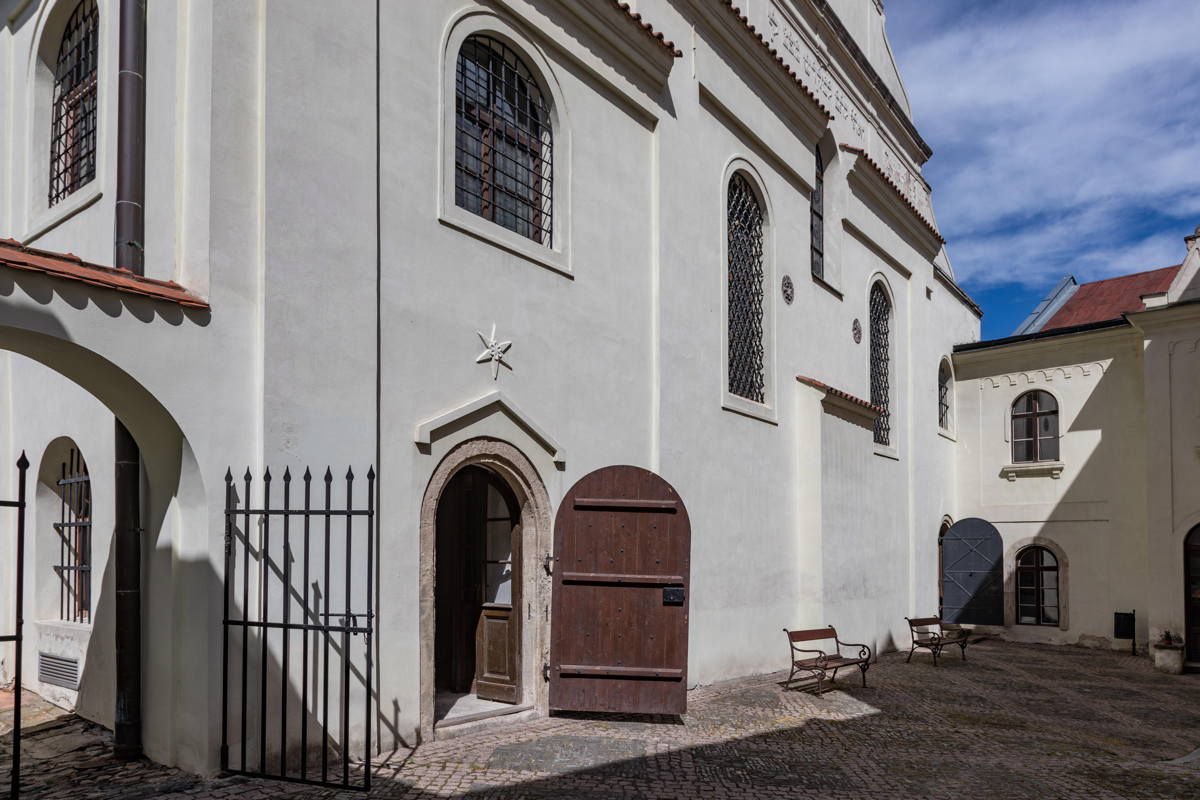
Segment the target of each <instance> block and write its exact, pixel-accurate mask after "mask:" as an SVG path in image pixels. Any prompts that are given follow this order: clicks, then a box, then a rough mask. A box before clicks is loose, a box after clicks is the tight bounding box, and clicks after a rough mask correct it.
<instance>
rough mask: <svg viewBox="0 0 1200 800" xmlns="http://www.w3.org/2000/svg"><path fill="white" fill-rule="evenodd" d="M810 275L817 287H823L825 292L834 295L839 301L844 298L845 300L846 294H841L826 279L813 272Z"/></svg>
mask: <svg viewBox="0 0 1200 800" xmlns="http://www.w3.org/2000/svg"><path fill="white" fill-rule="evenodd" d="M808 274H809V275H811V276H812V279H813V283H815V284H816V285H817V286H820V287H821V288H822V289H824V290H825V291H827V292H829V293H830V294H831V295H833V296H834V297H836V298H837V299H838V300H842V299H844V298H845V295H844V294H842V293H841V292H839V291H838V290H837V289H835V288H834V287H833V284H832V283H830V282H829V281H827V280H825V279H824V278H822V277H821V276H820V275H817V274H816V273H815V272H811V271H810V272H809V273H808Z"/></svg>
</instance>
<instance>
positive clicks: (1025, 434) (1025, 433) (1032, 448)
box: [1012, 391, 1058, 464]
mask: <svg viewBox="0 0 1200 800" xmlns="http://www.w3.org/2000/svg"><path fill="white" fill-rule="evenodd" d="M1012 438H1013V463H1014V464H1022V463H1028V462H1031V461H1057V460H1058V402H1057V401H1056V400H1055V399H1054V395H1052V394H1050V393H1049V392H1043V391H1032V392H1026V393H1025V394H1023V395H1021V396H1020V397H1018V398H1017V402H1015V403H1013V408H1012Z"/></svg>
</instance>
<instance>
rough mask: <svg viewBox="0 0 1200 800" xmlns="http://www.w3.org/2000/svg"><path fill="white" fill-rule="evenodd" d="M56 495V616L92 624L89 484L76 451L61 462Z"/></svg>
mask: <svg viewBox="0 0 1200 800" xmlns="http://www.w3.org/2000/svg"><path fill="white" fill-rule="evenodd" d="M55 488H56V493H57V494H58V499H59V521H58V522H56V523H54V532H55V533H56V534H57V538H58V563H57V564H56V565H55V566H54V572H55V573H56V574H57V575H58V614H59V618H61V619H63V620H67V621H69V622H91V621H92V484H91V479H90V478H89V477H88V471H87V465H86V464H85V463H84V462H83V456H81V455H80V454H79V451H78V450H75V449H74V448H72V449H71V451H70V453H69V454H68V456H67V460H66V461H65V462H63V465H62V471H61V475H60V477H59V479H58V482H57V486H56V487H55Z"/></svg>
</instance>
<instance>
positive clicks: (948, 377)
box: [938, 361, 954, 431]
mask: <svg viewBox="0 0 1200 800" xmlns="http://www.w3.org/2000/svg"><path fill="white" fill-rule="evenodd" d="M953 388H954V376H953V375H952V374H951V373H950V364H948V363H947V362H945V361H943V362H942V363H941V366H939V367H938V427H939V428H941V429H942V430H945V431H948V430H950V392H951V391H952V390H953Z"/></svg>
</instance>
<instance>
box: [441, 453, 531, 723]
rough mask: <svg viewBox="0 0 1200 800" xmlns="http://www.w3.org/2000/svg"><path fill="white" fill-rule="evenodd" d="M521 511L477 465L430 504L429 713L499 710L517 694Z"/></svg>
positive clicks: (459, 715) (502, 485) (458, 716)
mask: <svg viewBox="0 0 1200 800" xmlns="http://www.w3.org/2000/svg"><path fill="white" fill-rule="evenodd" d="M520 533H521V511H520V505H519V504H518V503H517V498H516V496H515V495H514V494H513V492H512V490H511V489H510V488H509V486H508V484H507V483H506V482H505V481H504V480H503V479H502V478H501V477H500V476H499V475H497V474H496V473H494V472H492V471H491V470H489V469H486V468H484V467H479V466H467V467H464V468H463V469H461V470H460V471H459V472H458V473H456V474H455V475H454V477H453V478H451V479H450V481H449V483H447V484H446V488H445V489H444V490H443V492H442V496H441V498H440V499H439V500H438V510H437V556H436V557H437V575H436V590H435V595H434V601H435V603H436V606H435V608H436V611H435V614H436V626H437V632H436V637H435V643H434V686H435V689H436V692H437V701H436V711H435V718H436V719H438V720H442V721H444V722H447V723H448V722H450V721H452V720H458V721H461V720H463V719H465V718H466V717H471V718H475V717H476V716H479V715H484V716H486V715H488V714H489V713H502V712H503V710H505V707H506V706H510V705H512V704H515V703H517V702H518V701H519V700H520V695H521V692H520V681H519V678H518V675H519V670H520V665H521V657H520V655H521V654H520V641H521V631H520V627H521V625H520V615H519V614H517V613H515V612H514V609H519V608H520V607H521V590H520V586H521V576H520V539H521V536H520Z"/></svg>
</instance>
